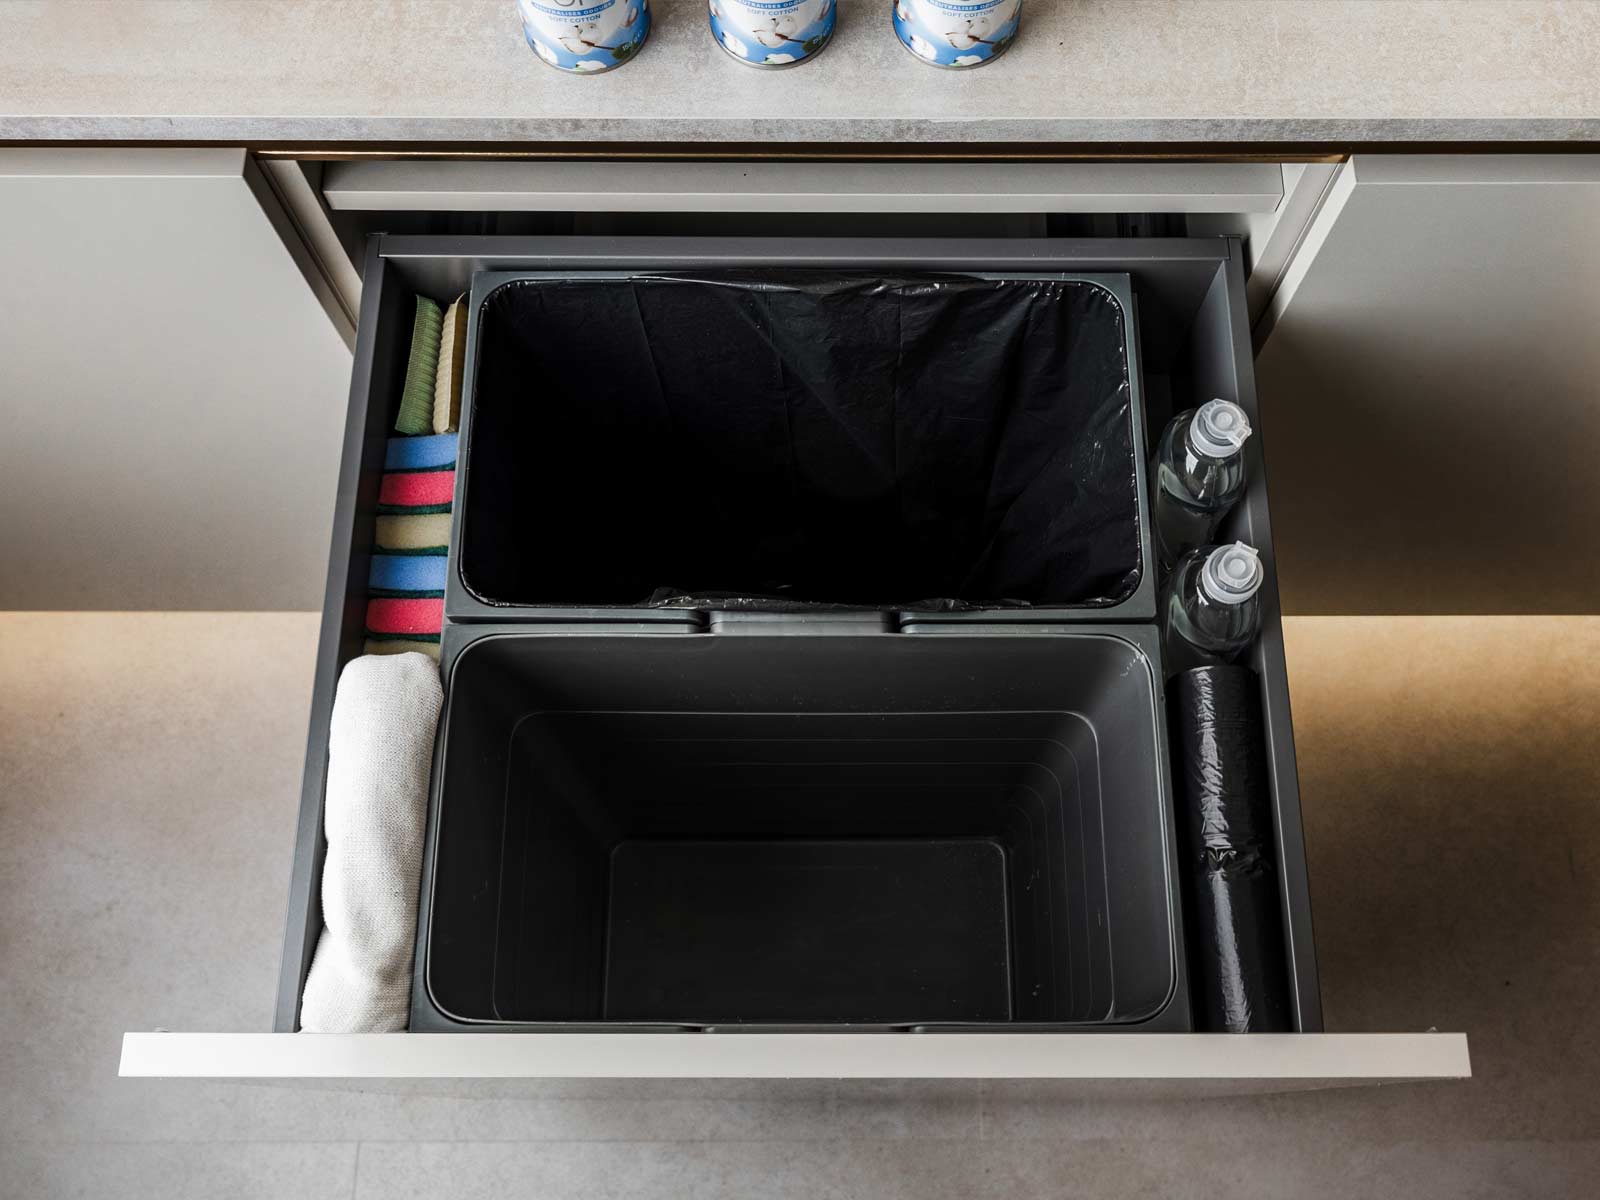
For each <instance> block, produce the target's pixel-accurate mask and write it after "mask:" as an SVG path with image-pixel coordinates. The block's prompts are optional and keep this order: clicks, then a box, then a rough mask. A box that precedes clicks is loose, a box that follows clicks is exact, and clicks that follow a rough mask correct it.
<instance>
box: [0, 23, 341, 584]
mask: <svg viewBox="0 0 1600 1200" xmlns="http://www.w3.org/2000/svg"><path fill="white" fill-rule="evenodd" d="M68 7H71V6H68ZM243 169H244V155H243V153H242V152H241V151H237V150H233V151H223V150H193V151H174V150H143V151H131V152H123V153H121V154H120V155H119V154H118V152H115V151H51V152H37V151H27V150H3V149H0V264H4V266H3V274H4V281H5V288H6V292H7V295H8V298H9V300H10V302H9V303H8V304H7V306H6V311H5V317H4V320H3V321H0V411H3V413H4V419H3V426H4V428H3V432H0V512H4V514H5V518H4V520H3V521H0V564H3V565H0V609H7V608H11V609H17V608H41V609H43V608H51V609H55V608H79V609H106V608H114V609H138V608H163V609H223V608H243V609H276V608H294V609H307V608H320V607H321V606H322V589H323V583H324V580H325V577H326V572H327V561H328V541H329V531H330V528H331V524H332V512H333V494H334V485H335V480H336V477H337V474H338V468H339V448H340V440H341V437H342V433H343V429H344V410H345V398H346V392H347V389H348V387H349V378H350V353H349V351H348V350H347V349H346V348H345V345H344V343H343V342H342V341H341V340H340V337H339V334H338V333H337V332H336V330H335V328H334V326H333V324H332V322H331V321H329V319H328V317H327V315H326V313H324V312H323V310H322V308H321V307H320V306H319V305H318V303H317V301H316V299H315V298H314V296H313V294H312V291H311V289H310V288H309V287H308V286H307V284H306V281H305V279H304V277H303V276H302V275H301V274H300V271H299V269H298V268H297V267H296V266H295V264H294V262H293V261H292V260H291V259H290V257H289V253H288V251H287V250H286V249H285V247H284V244H283V241H282V240H281V239H280V238H279V236H278V234H277V233H276V232H275V231H274V229H273V227H272V226H271V224H270V223H269V222H268V219H267V217H266V216H265V215H264V213H263V211H262V208H261V205H260V203H259V202H258V200H257V199H256V197H255V195H254V194H253V193H252V191H251V189H250V187H249V186H248V185H247V183H246V181H245V179H244V178H243V176H242V171H243Z"/></svg>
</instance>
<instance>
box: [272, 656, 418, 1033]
mask: <svg viewBox="0 0 1600 1200" xmlns="http://www.w3.org/2000/svg"><path fill="white" fill-rule="evenodd" d="M443 702H444V693H443V689H442V688H441V687H440V686H439V668H438V666H437V664H435V663H434V662H433V660H432V659H430V658H428V657H427V656H425V655H422V654H393V655H368V656H365V657H362V658H357V659H353V660H352V661H351V662H350V663H349V664H348V665H347V666H346V667H345V669H344V673H343V674H342V675H340V677H339V689H338V691H337V692H336V693H334V699H333V723H332V728H331V730H330V732H329V736H328V786H327V791H326V797H325V799H324V801H323V815H322V824H323V829H324V831H325V832H326V834H327V837H328V856H327V859H326V860H325V861H324V863H323V865H322V924H323V928H322V936H321V937H320V938H318V939H317V951H316V954H315V955H314V956H313V957H312V960H311V971H310V974H309V975H308V976H307V977H306V989H305V992H304V994H303V995H302V996H301V998H300V1028H301V1029H302V1030H303V1031H304V1032H307V1033H388V1032H391V1031H393V1030H399V1029H404V1028H405V1027H406V1025H407V1023H408V1018H409V1015H410V998H411V954H412V947H413V945H414V943H415V939H416V929H417V893H418V889H419V886H420V876H421V872H422V837H423V829H424V826H425V825H426V822H427V812H428V775H429V772H430V771H431V769H432V766H433V739H434V733H435V731H436V730H437V727H438V724H439V709H440V706H441V705H442V704H443Z"/></svg>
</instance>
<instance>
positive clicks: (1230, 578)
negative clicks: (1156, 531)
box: [1159, 542, 1266, 675]
mask: <svg viewBox="0 0 1600 1200" xmlns="http://www.w3.org/2000/svg"><path fill="white" fill-rule="evenodd" d="M1265 578H1266V571H1265V570H1264V569H1263V567H1262V566H1261V556H1260V555H1259V554H1257V553H1256V550H1255V547H1253V546H1247V545H1246V544H1245V543H1243V542H1234V543H1233V545H1231V546H1201V547H1199V548H1198V549H1194V550H1191V551H1189V553H1187V554H1185V555H1184V556H1183V557H1182V558H1180V559H1179V560H1178V565H1177V566H1176V567H1174V568H1173V570H1172V574H1171V575H1169V576H1168V577H1167V582H1166V583H1165V585H1164V586H1163V587H1162V589H1161V606H1160V610H1159V612H1160V619H1161V652H1162V656H1163V658H1164V659H1165V666H1166V669H1167V673H1168V674H1169V675H1170V674H1176V673H1177V672H1178V671H1186V670H1188V669H1189V668H1190V667H1203V666H1210V665H1218V664H1222V663H1230V662H1234V661H1236V660H1237V659H1238V658H1239V657H1240V656H1241V655H1242V654H1243V653H1244V652H1245V651H1246V650H1247V649H1249V648H1250V644H1251V643H1252V642H1254V641H1255V640H1256V635H1257V634H1258V633H1260V632H1261V601H1260V599H1259V598H1258V597H1257V595H1256V593H1257V592H1259V591H1260V590H1261V583H1262V581H1263V580H1264V579H1265Z"/></svg>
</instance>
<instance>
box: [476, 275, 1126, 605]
mask: <svg viewBox="0 0 1600 1200" xmlns="http://www.w3.org/2000/svg"><path fill="white" fill-rule="evenodd" d="M1125 319H1126V315H1125V314H1124V313H1123V312H1122V309H1121V306H1120V304H1119V303H1118V301H1117V300H1116V298H1115V297H1114V296H1113V295H1112V294H1111V292H1109V291H1108V290H1106V289H1105V288H1103V287H1101V286H1099V285H1097V284H1094V283H1092V282H1087V281H1081V280H1079V281H1070V280H1059V279H1056V280H1051V279H981V278H975V277H965V276H937V275H928V276H917V277H909V276H908V277H897V278H888V277H879V276H860V275H840V274H837V273H834V272H818V271H795V270H788V271H767V272H763V273H761V274H759V275H754V274H744V273H729V274H719V275H716V276H714V277H697V278H689V277H681V276H637V277H632V278H610V279H606V278H593V277H589V278H585V277H578V278H567V279H527V280H516V281H513V282H510V283H507V284H504V285H502V286H501V287H499V288H497V289H496V290H495V291H494V292H492V293H491V294H490V295H489V296H488V297H487V298H486V299H485V301H484V302H483V305H482V310H481V314H480V319H479V325H478V335H477V353H476V369H475V385H474V390H473V396H472V412H471V416H470V426H469V443H470V444H469V449H468V455H467V459H466V462H467V468H466V469H467V480H466V491H465V502H464V506H463V517H462V533H461V541H462V547H461V553H460V568H461V577H462V580H463V582H464V583H465V585H466V587H467V589H468V590H469V591H470V592H471V593H472V594H473V595H474V596H475V597H477V598H478V599H479V600H481V601H483V602H485V603H489V604H500V605H516V606H529V605H567V606H597V607H609V606H642V605H649V604H657V605H660V604H679V605H685V606H701V607H709V606H712V605H716V606H722V607H727V606H729V604H728V601H729V600H730V599H733V600H739V599H744V600H750V601H753V602H766V603H767V604H768V605H771V606H777V607H783V606H786V605H789V604H795V605H804V604H835V605H848V606H858V607H880V608H901V609H939V608H944V609H953V608H971V607H991V606H1012V605H1028V606H1035V607H1038V606H1104V605H1110V604H1114V603H1117V602H1119V601H1121V600H1123V599H1126V598H1127V597H1128V596H1130V595H1131V594H1132V593H1133V591H1134V589H1135V588H1136V587H1137V585H1138V583H1139V577H1140V562H1141V557H1140V529H1139V522H1138V507H1137V495H1136V476H1135V460H1134V445H1133V419H1132V412H1131V401H1130V385H1129V371H1128V362H1127V349H1126V346H1127V337H1126V329H1125V326H1124V321H1125Z"/></svg>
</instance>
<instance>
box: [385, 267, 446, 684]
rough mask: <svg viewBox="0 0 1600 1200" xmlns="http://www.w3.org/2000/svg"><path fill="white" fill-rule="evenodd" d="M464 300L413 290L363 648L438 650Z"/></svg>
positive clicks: (436, 654) (431, 653)
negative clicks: (444, 302) (446, 302)
mask: <svg viewBox="0 0 1600 1200" xmlns="http://www.w3.org/2000/svg"><path fill="white" fill-rule="evenodd" d="M466 324H467V310H466V305H465V303H464V299H457V300H456V301H455V303H453V304H451V305H450V306H449V308H447V309H444V310H441V309H440V307H439V305H437V304H436V303H434V302H433V301H432V300H429V299H428V298H427V297H426V296H418V297H417V315H416V321H415V323H414V325H413V327H412V334H411V357H410V360H409V362H408V364H407V367H406V380H405V388H404V390H403V391H402V393H401V397H400V415H399V417H398V418H397V419H396V421H395V430H396V431H397V432H398V433H399V434H400V435H401V436H399V437H392V438H390V439H389V446H388V451H387V454H386V456H385V459H384V465H383V469H384V475H383V484H382V488H381V490H380V492H379V494H378V521H377V537H376V547H375V549H374V551H373V555H372V571H371V574H370V575H369V576H368V580H367V594H368V600H367V643H366V653H368V654H402V653H405V652H406V651H412V650H415V651H420V652H421V653H424V654H427V655H429V656H430V657H432V658H434V659H437V658H438V657H439V631H440V629H441V628H442V627H443V624H444V581H445V556H446V554H447V553H448V551H449V546H450V507H451V502H452V501H453V499H454V497H455V484H456V430H457V428H458V427H459V425H460V422H461V380H462V374H463V367H464V359H465V354H466V340H467V339H466Z"/></svg>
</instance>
